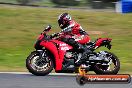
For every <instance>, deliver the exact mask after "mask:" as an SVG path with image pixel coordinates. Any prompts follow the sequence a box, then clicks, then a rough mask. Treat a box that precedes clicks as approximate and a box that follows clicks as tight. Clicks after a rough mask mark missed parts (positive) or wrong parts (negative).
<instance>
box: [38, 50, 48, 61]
mask: <svg viewBox="0 0 132 88" xmlns="http://www.w3.org/2000/svg"><path fill="white" fill-rule="evenodd" d="M37 51H38V52H39V58H40V59H44V60H45V61H46V62H48V61H49V60H48V58H47V54H46V51H45V50H37Z"/></svg>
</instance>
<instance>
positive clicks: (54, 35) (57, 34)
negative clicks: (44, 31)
mask: <svg viewBox="0 0 132 88" xmlns="http://www.w3.org/2000/svg"><path fill="white" fill-rule="evenodd" d="M57 36H59V33H55V34H52V35H51V36H50V37H51V38H54V37H57Z"/></svg>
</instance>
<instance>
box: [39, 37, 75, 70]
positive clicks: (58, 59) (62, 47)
mask: <svg viewBox="0 0 132 88" xmlns="http://www.w3.org/2000/svg"><path fill="white" fill-rule="evenodd" d="M54 43H55V44H57V45H58V47H57V46H56V45H55V44H54ZM40 45H41V46H44V47H45V48H46V49H48V50H49V51H50V52H51V53H52V54H53V55H54V57H55V64H56V67H55V70H56V71H58V70H62V63H63V60H64V55H65V53H66V51H67V50H69V49H72V47H71V46H69V45H68V44H66V43H64V42H61V41H58V40H51V41H50V42H45V41H42V42H41V43H40Z"/></svg>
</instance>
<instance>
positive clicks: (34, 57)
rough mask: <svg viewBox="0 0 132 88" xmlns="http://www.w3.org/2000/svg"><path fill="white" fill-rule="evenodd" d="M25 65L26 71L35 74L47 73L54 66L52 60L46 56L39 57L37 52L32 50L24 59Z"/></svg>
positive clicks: (43, 74) (42, 74)
mask: <svg viewBox="0 0 132 88" xmlns="http://www.w3.org/2000/svg"><path fill="white" fill-rule="evenodd" d="M26 67H27V69H28V71H29V72H30V73H32V74H34V75H36V76H45V75H48V74H49V73H50V72H51V71H52V70H53V68H54V64H53V60H52V59H51V58H50V57H48V55H47V57H46V60H45V59H44V58H43V59H40V56H39V52H37V51H34V52H32V53H31V54H30V55H29V56H28V57H27V59H26Z"/></svg>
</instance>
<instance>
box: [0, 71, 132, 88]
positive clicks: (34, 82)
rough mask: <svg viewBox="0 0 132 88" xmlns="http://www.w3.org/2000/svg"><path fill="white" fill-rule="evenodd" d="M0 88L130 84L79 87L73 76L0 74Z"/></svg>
mask: <svg viewBox="0 0 132 88" xmlns="http://www.w3.org/2000/svg"><path fill="white" fill-rule="evenodd" d="M0 88H132V82H131V83H129V84H85V85H84V86H80V85H78V84H77V82H76V77H75V76H73V75H72V76H71V75H61V74H57V75H54V74H51V75H48V76H34V75H32V74H27V73H19V74H17V73H16V74H14V73H13V74H12V73H0Z"/></svg>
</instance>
